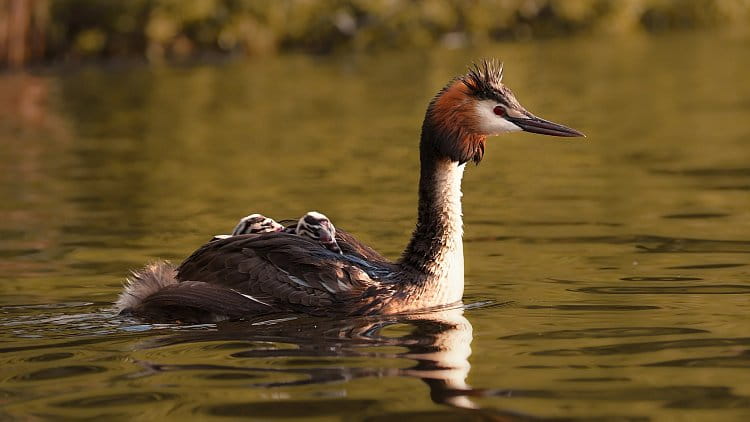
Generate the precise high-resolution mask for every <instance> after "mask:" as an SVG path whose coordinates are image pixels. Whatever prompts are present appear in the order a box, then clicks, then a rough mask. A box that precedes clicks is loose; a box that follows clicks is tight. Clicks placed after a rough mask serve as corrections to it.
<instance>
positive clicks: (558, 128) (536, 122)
mask: <svg viewBox="0 0 750 422" xmlns="http://www.w3.org/2000/svg"><path fill="white" fill-rule="evenodd" d="M506 118H507V119H508V120H509V121H510V122H512V123H513V124H514V125H516V126H518V127H520V128H521V129H523V130H524V131H525V132H531V133H539V134H541V135H550V136H565V137H570V138H572V137H576V136H583V137H584V138H585V137H586V135H584V134H583V133H581V132H579V131H577V130H575V129H573V128H569V127H567V126H563V125H560V124H557V123H554V122H550V121H549V120H544V119H540V118H539V117H536V116H534V115H533V114H529V115H528V117H523V118H519V117H510V116H508V117H506Z"/></svg>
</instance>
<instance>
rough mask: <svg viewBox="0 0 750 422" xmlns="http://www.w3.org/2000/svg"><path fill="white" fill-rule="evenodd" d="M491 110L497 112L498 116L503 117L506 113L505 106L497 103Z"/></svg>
mask: <svg viewBox="0 0 750 422" xmlns="http://www.w3.org/2000/svg"><path fill="white" fill-rule="evenodd" d="M492 111H493V112H495V114H497V115H498V116H500V117H505V115H506V114H508V113H507V112H506V111H505V107H503V106H499V105H498V106H495V108H493V109H492Z"/></svg>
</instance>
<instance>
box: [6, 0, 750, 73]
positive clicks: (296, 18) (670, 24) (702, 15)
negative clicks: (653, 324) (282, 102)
mask: <svg viewBox="0 0 750 422" xmlns="http://www.w3.org/2000/svg"><path fill="white" fill-rule="evenodd" d="M748 23H750V1H749V0H429V1H408V0H402V1H399V0H317V1H316V0H106V1H102V0H0V63H4V64H10V65H21V64H23V63H26V62H30V61H40V60H45V59H46V60H58V59H82V58H92V57H116V56H145V57H147V58H148V59H149V60H161V59H164V58H184V57H188V56H192V55H195V54H196V53H203V52H219V53H232V54H241V55H258V54H268V53H273V52H276V51H283V50H298V51H306V52H313V53H328V52H331V51H336V50H355V51H360V50H372V49H378V48H408V47H424V46H430V45H435V44H441V45H445V46H448V47H461V46H464V45H468V44H476V43H481V42H485V41H488V40H497V39H526V38H534V37H550V36H557V35H566V34H577V33H611V32H615V33H623V32H633V31H644V30H645V31H659V30H666V29H673V28H696V27H730V28H738V29H742V28H744V27H746V26H747V25H748Z"/></svg>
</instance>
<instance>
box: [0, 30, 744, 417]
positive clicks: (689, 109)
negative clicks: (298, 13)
mask: <svg viewBox="0 0 750 422" xmlns="http://www.w3.org/2000/svg"><path fill="white" fill-rule="evenodd" d="M746 45H747V41H746V40H743V39H735V38H732V37H722V36H717V35H710V34H693V35H689V34H685V35H672V36H663V37H655V38H628V39H606V40H566V41H546V42H536V43H519V44H499V45H492V46H486V47H484V48H481V49H477V50H473V51H465V50H458V51H450V50H434V51H428V52H405V53H383V54H380V55H376V56H363V57H349V56H346V57H333V58H312V57H307V56H285V57H281V58H268V59H263V60H257V61H252V62H242V63H237V62H230V63H223V64H206V65H192V66H184V67H179V66H178V67H169V66H167V67H154V68H147V67H144V66H140V65H117V66H114V65H104V66H86V67H80V68H73V69H57V70H52V71H49V72H45V73H43V74H35V75H3V76H0V147H1V148H2V154H0V170H1V171H0V198H1V199H2V201H0V270H2V272H1V273H0V326H1V327H2V328H1V329H0V339H1V342H0V368H2V376H1V377H0V419H21V420H30V419H45V418H54V417H65V418H68V419H71V420H75V419H97V420H101V419H102V418H105V417H106V418H111V419H112V420H126V419H132V418H135V417H137V418H140V419H144V420H145V419H164V418H166V419H180V418H181V419H184V418H185V417H190V416H194V417H200V418H202V419H205V420H208V419H214V420H229V419H232V418H237V417H246V418H250V419H256V420H274V419H281V420H287V419H290V418H296V419H306V420H321V421H322V420H374V421H381V420H383V421H385V420H395V419H396V418H403V417H409V418H412V419H413V420H436V418H439V419H437V420H471V419H473V420H547V419H551V420H637V421H641V420H684V419H685V418H691V419H692V420H725V421H726V420H738V421H739V420H747V418H748V417H750V330H748V327H749V326H750V317H749V316H748V315H750V301H749V300H748V299H749V298H750V147H749V146H748V139H749V138H750V129H749V128H748V125H747V122H748V118H749V117H750V100H748V99H749V98H750V84H749V83H748V82H747V77H746V71H747V69H748V68H750V54H748V50H747V48H746ZM487 56H496V57H499V58H502V59H503V60H504V61H505V62H506V76H505V80H506V82H507V83H508V84H509V85H510V86H511V87H512V88H513V90H514V91H515V93H516V94H517V96H518V98H519V99H520V101H521V102H522V103H523V104H524V105H525V106H526V107H527V108H528V109H529V110H531V111H532V112H534V113H536V114H538V115H540V116H542V117H545V118H549V119H551V120H555V121H559V122H561V123H565V124H568V125H570V126H572V127H575V128H577V129H580V130H582V131H584V132H585V133H587V134H588V136H589V137H588V138H587V140H585V141H561V140H557V139H552V138H544V137H540V136H534V135H529V134H514V135H507V136H504V137H502V138H495V139H492V140H490V142H489V144H488V147H487V153H486V156H485V160H484V162H483V163H482V164H481V165H480V166H479V167H477V168H473V167H472V168H470V169H468V171H467V174H466V177H465V183H464V209H465V212H464V214H465V219H466V221H465V222H466V235H465V242H466V243H465V253H466V295H465V302H466V303H467V304H468V305H469V306H468V307H467V309H463V310H462V309H455V310H448V311H444V312H439V313H433V314H422V315H413V316H410V317H398V318H397V317H388V318H363V319H351V320H345V321H330V320H325V319H319V318H317V319H316V318H307V317H300V316H293V315H292V316H288V317H285V318H278V319H275V320H272V321H267V320H263V319H258V320H251V321H244V322H235V323H225V324H220V325H218V326H216V325H202V326H189V327H185V326H173V325H149V324H142V323H139V322H138V321H134V320H128V319H123V318H119V317H117V316H115V315H114V314H113V312H112V310H111V308H110V304H111V302H112V301H113V300H114V299H115V297H116V295H117V293H118V291H119V289H120V286H121V283H122V281H123V278H124V276H125V275H126V274H127V271H128V270H129V269H131V268H137V267H139V266H141V265H143V264H144V263H145V262H148V261H153V260H156V259H171V260H173V261H176V262H179V261H180V260H181V259H182V258H184V257H185V256H187V254H189V253H190V252H191V251H192V250H193V249H195V248H196V247H197V246H199V245H200V244H202V243H203V242H205V241H206V240H207V239H209V238H210V236H211V235H213V234H215V233H225V232H227V231H228V230H230V229H231V227H232V226H233V225H234V223H235V221H236V220H237V219H238V218H239V217H241V216H243V215H246V214H248V213H250V212H263V213H264V214H267V215H269V216H273V217H276V218H279V219H281V218H289V217H294V216H299V215H301V214H302V213H304V212H306V211H308V210H312V209H315V210H319V211H322V212H325V213H326V214H328V215H329V216H330V217H331V218H332V219H333V221H334V222H335V223H336V225H337V226H340V227H342V228H345V229H347V230H348V231H350V232H353V233H355V234H356V235H358V236H359V237H360V238H361V239H363V240H365V241H367V242H368V243H370V244H372V245H374V246H375V247H376V248H377V249H379V250H380V251H381V252H383V253H385V254H386V255H388V256H391V257H397V256H398V254H399V252H400V250H401V248H402V246H403V245H404V244H405V242H406V240H407V238H408V235H409V233H410V231H411V229H412V225H413V223H414V218H415V200H416V182H417V172H418V160H417V149H416V146H417V139H418V135H419V127H420V123H421V118H422V116H423V113H424V108H425V106H426V104H427V102H428V101H429V99H430V98H431V96H432V95H433V94H434V93H435V92H436V91H437V90H438V89H439V88H441V87H442V85H443V84H445V82H446V81H447V80H448V78H450V77H451V76H453V75H455V74H457V73H459V72H462V71H463V70H464V68H465V65H466V63H468V62H470V61H471V60H472V59H475V58H477V57H487Z"/></svg>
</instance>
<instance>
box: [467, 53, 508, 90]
mask: <svg viewBox="0 0 750 422" xmlns="http://www.w3.org/2000/svg"><path fill="white" fill-rule="evenodd" d="M463 81H464V83H465V84H466V86H468V87H469V89H470V90H471V91H472V94H473V95H475V96H476V97H478V98H494V97H495V96H497V94H496V93H497V91H498V90H499V89H500V87H501V86H502V81H503V64H502V63H501V62H499V61H498V60H495V59H484V60H482V61H480V62H479V63H474V64H473V65H472V66H470V67H469V72H468V73H467V74H466V76H464V78H463Z"/></svg>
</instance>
